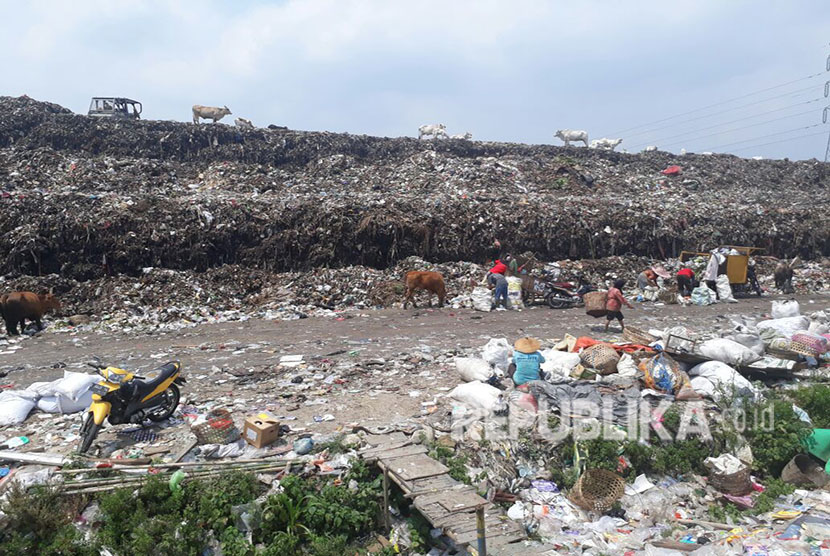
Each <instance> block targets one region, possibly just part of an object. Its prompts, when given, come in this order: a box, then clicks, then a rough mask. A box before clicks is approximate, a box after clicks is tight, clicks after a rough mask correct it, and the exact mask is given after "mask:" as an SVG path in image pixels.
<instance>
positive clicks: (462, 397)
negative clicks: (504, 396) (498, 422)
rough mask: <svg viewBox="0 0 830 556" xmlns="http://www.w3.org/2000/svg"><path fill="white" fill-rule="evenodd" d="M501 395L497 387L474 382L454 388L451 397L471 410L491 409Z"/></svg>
mask: <svg viewBox="0 0 830 556" xmlns="http://www.w3.org/2000/svg"><path fill="white" fill-rule="evenodd" d="M500 394H501V390H499V389H498V388H496V387H495V386H490V385H489V384H485V383H483V382H479V381H478V380H474V381H472V382H467V383H465V384H459V385H458V386H456V387H455V388H453V390H452V391H451V392H450V393H449V397H450V398H452V399H453V400H455V401H457V402H460V403H463V404H464V405H467V406H469V407H471V408H480V409H491V408H492V407H493V406H494V405H495V404H496V401H497V400H498V399H499V395H500Z"/></svg>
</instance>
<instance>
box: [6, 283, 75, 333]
mask: <svg viewBox="0 0 830 556" xmlns="http://www.w3.org/2000/svg"><path fill="white" fill-rule="evenodd" d="M60 308H61V304H60V301H58V298H57V297H55V296H54V295H52V293H51V292H50V293H47V294H36V293H32V292H13V293H10V294H9V295H6V296H3V298H2V314H3V320H4V321H5V323H6V333H7V334H8V335H9V336H16V335H17V334H18V331H17V325H18V324H19V325H20V331H21V332H22V331H23V329H25V328H26V320H27V319H28V320H30V321H33V322H34V323H35V324H36V325H37V329H38V330H43V323H42V322H41V321H40V319H42V318H43V315H45V314H46V313H48V312H49V311H52V310H54V311H58V310H60Z"/></svg>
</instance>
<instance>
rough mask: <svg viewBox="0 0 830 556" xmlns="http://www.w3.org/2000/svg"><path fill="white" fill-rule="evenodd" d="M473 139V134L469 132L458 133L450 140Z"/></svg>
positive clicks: (451, 136)
mask: <svg viewBox="0 0 830 556" xmlns="http://www.w3.org/2000/svg"><path fill="white" fill-rule="evenodd" d="M472 138H473V134H472V133H470V132H469V131H467V132H466V133H456V134H455V135H450V139H465V140H467V141H469V140H470V139H472Z"/></svg>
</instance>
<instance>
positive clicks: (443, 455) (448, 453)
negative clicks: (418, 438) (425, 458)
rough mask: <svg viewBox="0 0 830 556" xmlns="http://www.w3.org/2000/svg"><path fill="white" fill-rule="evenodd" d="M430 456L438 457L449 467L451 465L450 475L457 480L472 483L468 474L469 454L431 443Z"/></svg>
mask: <svg viewBox="0 0 830 556" xmlns="http://www.w3.org/2000/svg"><path fill="white" fill-rule="evenodd" d="M429 457H431V458H433V459H437V460H438V461H440V462H441V463H443V464H444V465H446V466H447V467H449V469H450V470H449V476H450V477H452V478H453V479H455V480H456V481H461V482H462V483H464V484H467V485H469V484H472V481H471V480H470V477H469V476H468V475H467V456H465V455H464V454H456V453H455V450H453V449H452V448H449V447H447V446H442V445H440V444H431V445H429Z"/></svg>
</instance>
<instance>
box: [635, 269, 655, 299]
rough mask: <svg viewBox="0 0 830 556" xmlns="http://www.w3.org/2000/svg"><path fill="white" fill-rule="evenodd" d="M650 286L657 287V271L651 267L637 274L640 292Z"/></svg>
mask: <svg viewBox="0 0 830 556" xmlns="http://www.w3.org/2000/svg"><path fill="white" fill-rule="evenodd" d="M648 286H653V287H655V288H656V287H657V273H656V272H654V271H653V270H651V269H650V268H647V269H645V270H644V271H642V272H641V273H640V275H639V276H637V289H638V290H640V293H643V292H645V291H646V288H647V287H648Z"/></svg>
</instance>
